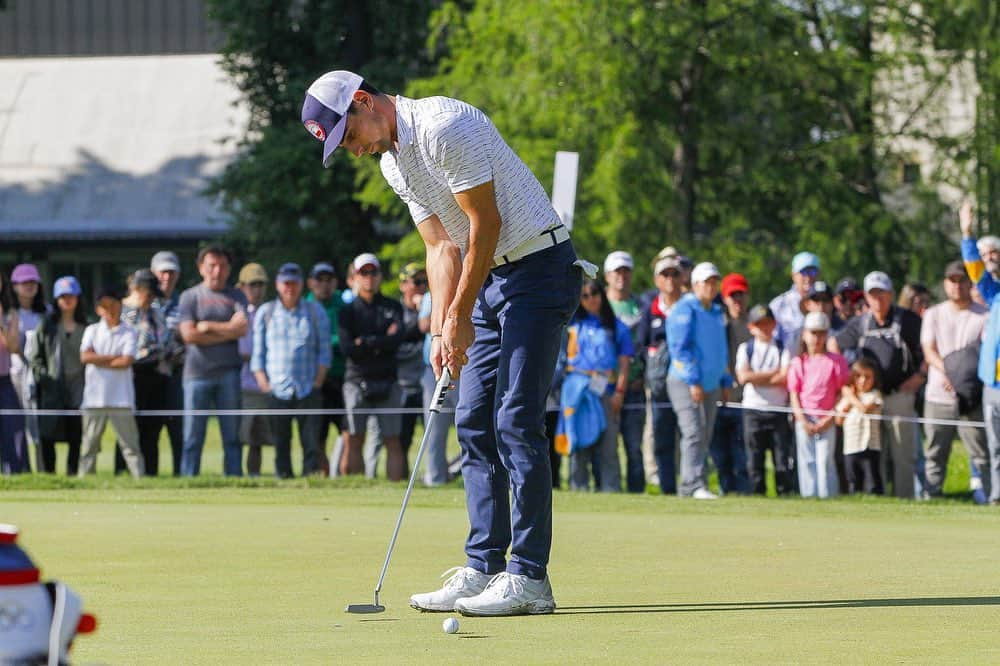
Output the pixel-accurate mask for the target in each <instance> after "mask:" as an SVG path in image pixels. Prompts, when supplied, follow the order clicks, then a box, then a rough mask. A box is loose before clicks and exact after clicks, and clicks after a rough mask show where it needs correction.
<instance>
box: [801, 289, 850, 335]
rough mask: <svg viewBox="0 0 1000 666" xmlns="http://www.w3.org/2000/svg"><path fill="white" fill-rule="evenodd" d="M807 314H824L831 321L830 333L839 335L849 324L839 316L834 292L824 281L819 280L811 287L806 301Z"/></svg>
mask: <svg viewBox="0 0 1000 666" xmlns="http://www.w3.org/2000/svg"><path fill="white" fill-rule="evenodd" d="M805 307H806V313H807V314H808V313H810V312H822V313H823V314H825V315H826V316H827V317H828V318H829V319H830V332H831V333H837V332H838V331H840V329H842V328H844V325H845V324H846V323H847V322H845V321H844V320H843V319H841V318H840V316H839V315H838V314H837V311H836V308H835V307H834V304H833V290H832V289H830V285H829V284H827V283H826V282H824V281H823V280H817V281H816V282H813V283H812V286H811V287H809V294H808V295H807V296H806V299H805Z"/></svg>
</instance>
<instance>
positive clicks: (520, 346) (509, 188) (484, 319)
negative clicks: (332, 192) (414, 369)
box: [302, 70, 597, 615]
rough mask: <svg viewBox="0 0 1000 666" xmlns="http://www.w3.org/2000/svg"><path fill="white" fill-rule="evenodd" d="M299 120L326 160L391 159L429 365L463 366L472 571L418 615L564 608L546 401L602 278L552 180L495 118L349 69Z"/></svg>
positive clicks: (421, 601) (428, 597)
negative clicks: (558, 207)
mask: <svg viewBox="0 0 1000 666" xmlns="http://www.w3.org/2000/svg"><path fill="white" fill-rule="evenodd" d="M302 123H303V125H304V126H305V128H306V129H307V130H308V131H309V132H310V133H311V134H312V135H313V136H314V137H315V138H317V139H318V140H320V141H322V142H323V144H324V147H323V164H324V166H329V165H330V163H331V162H332V161H334V157H335V156H334V151H336V150H337V148H338V147H343V148H345V149H346V150H348V151H350V152H351V153H352V154H354V155H356V156H361V155H364V154H369V155H370V154H375V153H379V154H381V156H382V157H381V162H380V166H381V169H382V175H383V176H385V179H386V181H387V182H388V183H389V185H390V186H391V187H392V189H393V190H394V191H395V192H396V194H397V195H398V196H399V197H400V199H402V200H403V202H404V203H406V204H407V206H408V207H409V210H410V215H411V216H412V217H413V221H414V223H415V224H416V225H417V230H418V231H419V232H420V236H421V238H422V239H423V240H424V244H425V246H426V250H427V261H426V262H425V265H426V266H427V274H428V278H429V281H430V291H431V294H432V295H433V308H432V312H431V318H430V319H431V322H430V333H431V341H432V342H431V352H430V362H431V366H432V367H433V368H434V371H435V375H436V376H442V367H443V366H448V368H449V370H450V375H451V376H452V377H456V376H458V373H459V371H460V370H462V369H463V367H464V371H463V372H462V382H461V384H460V387H459V397H458V407H457V409H456V414H455V417H456V418H455V423H456V426H457V429H458V435H459V441H460V442H461V445H462V452H463V457H462V478H463V481H464V484H465V492H466V502H467V505H468V510H469V511H468V513H469V522H470V530H469V536H468V539H467V541H466V544H465V553H466V556H467V560H466V565H465V566H463V567H459V568H458V570H457V573H456V574H455V575H454V576H452V577H451V578H449V579H448V582H447V583H446V584H445V586H444V587H443V588H442V589H440V590H438V591H435V592H431V593H427V594H415V595H413V596H412V597H410V605H411V606H413V607H415V608H417V609H419V610H426V611H439V612H450V611H452V610H456V611H458V612H460V613H463V614H465V615H515V614H529V613H530V614H542V613H551V612H553V610H554V609H555V599H554V598H553V596H552V587H551V585H550V584H549V580H548V575H547V566H548V562H549V554H550V549H551V546H552V478H551V467H550V462H549V455H548V438H547V437H546V435H545V399H546V395H547V392H548V386H549V383H550V380H551V379H552V374H553V371H554V370H555V365H556V359H557V357H558V355H559V343H560V340H561V337H562V336H561V333H562V330H563V328H564V327H565V326H566V323H567V322H568V321H569V318H570V316H571V315H572V314H573V311H574V310H575V309H576V307H577V305H578V304H579V299H580V285H581V278H582V275H581V269H582V268H584V267H586V269H587V271H588V273H592V274H593V275H595V276H596V268H597V267H596V266H593V264H585V262H581V261H579V260H578V259H577V256H576V252H575V251H574V250H573V245H572V242H571V241H570V239H569V230H568V229H567V228H566V227H565V226H563V224H562V221H561V220H560V218H559V215H558V213H556V211H555V209H554V208H552V204H551V202H550V201H549V198H548V195H547V194H546V193H545V189H544V188H543V187H542V185H541V183H539V182H538V179H537V178H536V177H535V176H534V174H532V173H531V171H530V170H529V169H528V167H527V165H526V164H525V163H524V162H523V161H522V160H521V159H520V158H519V157H518V156H517V154H516V153H514V151H513V150H511V148H510V146H508V145H507V143H506V142H505V141H504V140H503V137H502V136H501V135H500V132H498V131H497V128H496V127H495V126H494V125H493V123H492V122H491V121H490V119H489V118H488V117H487V116H486V114H484V113H483V112H482V111H480V110H479V109H477V108H475V107H473V106H470V105H469V104H466V103H465V102H462V101H460V100H456V99H450V98H447V97H425V98H423V99H408V98H406V97H404V96H402V95H386V94H383V93H380V92H379V91H378V90H376V89H375V88H373V87H372V86H371V85H370V84H368V83H367V82H365V81H364V79H362V78H361V77H360V76H358V75H357V74H355V73H353V72H347V71H343V70H340V71H334V72H328V73H327V74H324V75H323V76H322V77H320V78H319V79H317V80H316V81H315V82H314V83H313V84H312V85H311V86H310V87H309V90H308V91H307V93H306V97H305V101H304V103H303V106H302ZM345 312H346V311H345ZM473 343H475V344H473ZM341 344H343V339H341ZM345 390H346V387H345ZM508 550H509V551H510V556H509V559H508ZM487 583H489V585H487Z"/></svg>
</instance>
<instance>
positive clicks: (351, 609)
mask: <svg viewBox="0 0 1000 666" xmlns="http://www.w3.org/2000/svg"><path fill="white" fill-rule="evenodd" d="M450 388H451V373H450V372H448V368H442V370H441V378H440V379H438V383H437V386H436V387H434V396H433V397H432V398H431V405H430V407H429V408H428V411H429V412H430V414H429V415H428V417H427V423H426V424H424V436H423V437H422V438H421V439H420V448H419V449H417V457H416V459H415V460H414V461H413V471H412V472H411V473H410V483H409V485H408V486H406V494H405V495H403V506H401V507H400V508H399V518H397V519H396V529H395V530H393V532H392V540H391V541H389V550H388V551H386V553H385V562H384V563H383V564H382V573H381V574H379V577H378V583H377V584H376V585H375V603H371V604H350V605H349V606H348V607H347V609H346V611H347V612H348V613H359V614H362V615H363V614H369V613H382V612H384V611H385V606H383V605H382V604H380V603H379V602H378V593H379V592H380V591H381V590H382V581H383V580H385V572H386V570H388V568H389V559H390V558H391V557H392V549H393V548H395V546H396V537H397V536H399V527H400V525H402V524H403V514H404V513H405V512H406V504H407V503H408V502H409V501H410V492H411V491H412V490H413V484H414V482H415V481H416V480H417V469H418V468H419V467H420V458H421V457H423V455H424V446H425V445H426V444H427V433H429V432H430V430H431V423H432V422H433V421H434V418H435V417H436V416H437V415H438V414H439V413H440V412H441V405H442V404H443V403H444V397H445V394H446V393H447V392H448V390H449V389H450Z"/></svg>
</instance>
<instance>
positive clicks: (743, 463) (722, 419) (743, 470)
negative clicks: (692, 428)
mask: <svg viewBox="0 0 1000 666" xmlns="http://www.w3.org/2000/svg"><path fill="white" fill-rule="evenodd" d="M742 412H743V410H742V409H734V408H732V407H720V408H719V413H718V414H716V416H715V431H714V433H713V434H712V444H711V446H710V447H709V452H710V453H711V454H712V462H714V463H715V469H716V470H718V472H719V488H721V489H722V492H723V493H725V494H729V493H739V494H741V495H746V494H748V493H749V492H750V480H749V478H748V477H747V450H746V445H745V444H744V443H743V414H742Z"/></svg>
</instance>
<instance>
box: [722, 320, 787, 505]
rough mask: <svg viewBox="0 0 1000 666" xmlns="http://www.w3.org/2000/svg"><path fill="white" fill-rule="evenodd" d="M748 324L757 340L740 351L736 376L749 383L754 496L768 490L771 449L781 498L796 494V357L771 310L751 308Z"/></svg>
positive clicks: (746, 397)
mask: <svg viewBox="0 0 1000 666" xmlns="http://www.w3.org/2000/svg"><path fill="white" fill-rule="evenodd" d="M747 323H748V326H749V328H750V333H751V335H752V337H751V339H749V340H747V341H746V342H744V343H743V344H741V345H740V346H739V347H738V348H737V350H736V360H735V362H734V365H735V370H736V378H737V380H739V382H740V383H741V384H742V385H743V399H742V404H743V407H744V409H743V410H742V416H743V436H744V439H745V440H746V448H747V455H748V457H749V463H748V466H747V467H748V476H749V485H750V492H752V493H753V494H755V495H764V494H766V492H767V479H766V475H767V472H766V468H765V462H766V458H767V452H768V450H770V451H771V460H772V461H773V463H774V486H775V490H776V491H777V493H778V495H779V496H787V495H790V494H792V493H793V492H794V491H795V449H794V448H793V446H794V440H793V439H792V432H791V429H790V428H789V426H788V414H787V413H785V412H784V409H785V408H786V407H787V406H788V390H787V389H786V388H785V379H786V374H787V372H788V366H789V364H790V363H791V354H790V353H789V350H787V349H785V348H784V347H783V346H782V344H781V341H780V340H778V339H777V338H776V337H774V332H775V329H776V328H777V322H775V320H774V313H773V312H771V308H769V307H768V306H766V305H764V304H758V305H755V306H753V307H752V308H750V312H749V314H748V315H747Z"/></svg>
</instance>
